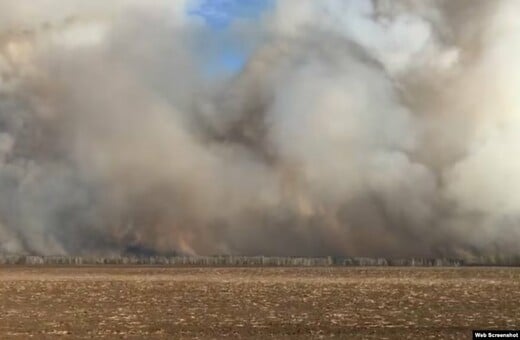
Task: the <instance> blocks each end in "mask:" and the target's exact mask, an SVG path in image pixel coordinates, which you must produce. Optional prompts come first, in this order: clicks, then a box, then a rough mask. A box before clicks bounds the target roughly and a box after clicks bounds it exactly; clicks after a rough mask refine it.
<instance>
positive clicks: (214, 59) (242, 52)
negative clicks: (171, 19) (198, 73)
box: [188, 0, 274, 76]
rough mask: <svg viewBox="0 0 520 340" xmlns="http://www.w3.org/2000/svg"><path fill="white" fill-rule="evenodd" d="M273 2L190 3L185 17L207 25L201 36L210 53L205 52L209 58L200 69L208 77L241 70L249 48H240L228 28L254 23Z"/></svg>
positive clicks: (216, 0)
mask: <svg viewBox="0 0 520 340" xmlns="http://www.w3.org/2000/svg"><path fill="white" fill-rule="evenodd" d="M273 1H274V0H193V4H192V6H191V7H190V8H189V10H188V14H189V15H190V16H194V17H199V18H202V19H203V21H204V22H205V24H206V25H207V31H206V33H205V36H204V39H207V40H208V44H207V46H206V49H212V51H210V52H209V58H208V59H206V60H205V65H203V68H204V70H205V72H206V74H207V75H208V76H219V75H229V74H234V73H236V72H238V71H240V70H241V69H242V68H243V67H244V64H245V63H246V61H247V58H248V57H249V53H250V51H249V47H248V46H244V44H242V43H241V42H240V39H234V38H233V37H232V36H229V35H228V34H230V33H229V32H228V28H229V27H230V26H231V25H232V24H233V22H234V21H235V20H238V19H242V20H243V19H246V20H256V19H258V18H259V17H260V16H261V14H262V13H263V12H264V11H266V10H268V9H269V8H270V7H271V6H272V4H273ZM210 40H211V42H210ZM216 45H218V46H216ZM210 46H211V47H210ZM202 49H204V47H202ZM200 52H201V53H205V52H207V51H200Z"/></svg>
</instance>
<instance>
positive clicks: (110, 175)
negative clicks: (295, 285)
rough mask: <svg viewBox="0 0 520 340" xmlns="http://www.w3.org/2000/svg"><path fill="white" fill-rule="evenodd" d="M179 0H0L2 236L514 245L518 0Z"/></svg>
mask: <svg viewBox="0 0 520 340" xmlns="http://www.w3.org/2000/svg"><path fill="white" fill-rule="evenodd" d="M40 3H41V4H40ZM189 6H193V2H190V1H166V0H164V1H163V0H161V1H153V2H150V1H144V0H128V1H124V0H119V1H110V2H106V1H89V2H85V1H79V0H68V1H64V0H45V1H40V2H39V3H38V5H36V6H35V5H34V4H31V3H29V1H26V0H22V1H20V0H17V1H15V0H3V1H2V2H1V3H0V251H3V252H25V253H36V254H118V253H121V252H124V251H125V250H127V249H149V250H150V251H152V250H153V251H156V252H165V253H170V252H172V251H177V252H181V253H187V254H215V253H232V254H243V255H252V254H265V255H331V254H332V255H334V254H337V255H352V256H461V255H467V254H487V253H492V254H496V253H498V254H518V253H519V251H520V246H519V245H518V242H515V240H518V236H520V233H519V231H520V177H519V174H520V160H517V154H518V153H519V151H520V136H519V135H518V131H520V97H519V96H518V90H519V89H520V68H518V67H515V65H516V63H518V60H520V22H519V21H518V20H517V17H518V15H519V14H520V3H518V2H517V1H516V0H497V1H493V2H490V1H483V0H478V1H470V0H459V1H456V2H453V1H448V0H441V1H433V0H432V1H415V0H399V1H385V0H373V1H369V0H360V1H342V0H322V1H314V0H298V1H293V0H277V1H275V2H274V4H273V8H271V9H270V10H269V11H267V12H265V13H264V14H263V15H262V17H261V18H259V19H249V20H239V21H237V22H235V23H234V24H232V25H231V26H230V27H228V28H226V29H225V31H220V32H215V31H214V30H212V29H211V28H208V27H207V25H205V23H204V22H203V21H202V20H201V19H199V18H196V17H194V16H190V15H188V14H186V13H188V8H189ZM217 35H220V36H222V35H224V36H225V39H232V40H235V41H238V42H240V44H242V45H243V46H252V47H251V48H252V52H251V55H250V56H249V59H248V60H247V62H246V64H245V66H244V67H243V69H242V70H240V72H238V73H237V74H236V75H232V76H226V75H208V73H207V72H206V71H205V70H207V65H211V64H212V63H214V62H215V61H214V60H213V56H214V55H215V53H214V52H215V50H216V49H217V48H218V46H216V45H217V44H214V43H211V42H210V41H211V39H213V38H215V37H216V36H217Z"/></svg>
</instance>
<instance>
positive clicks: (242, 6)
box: [188, 0, 273, 29]
mask: <svg viewBox="0 0 520 340" xmlns="http://www.w3.org/2000/svg"><path fill="white" fill-rule="evenodd" d="M272 2H273V0H194V2H193V4H192V6H190V8H189V10H188V14H189V15H193V16H198V17H201V18H203V19H204V21H205V22H206V23H207V24H208V25H209V26H211V27H212V28H213V29H225V28H227V27H228V26H229V25H230V24H231V23H232V22H233V21H234V20H235V19H237V18H249V19H255V18H258V17H259V16H260V15H261V13H262V12H263V11H265V10H266V9H268V8H269V7H270V6H271V5H272Z"/></svg>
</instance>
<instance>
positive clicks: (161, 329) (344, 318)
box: [0, 266, 520, 339]
mask: <svg viewBox="0 0 520 340" xmlns="http://www.w3.org/2000/svg"><path fill="white" fill-rule="evenodd" d="M518 301H520V269H516V268H482V267H481V268H338V267H335V268H172V267H138V266H128V267H123V266H118V267H111V266H107V267H101V266H97V267H95V266H92V267H88V266H85V267H22V266H20V267H10V266H4V267H2V268H1V269H0V311H2V312H1V314H0V338H2V339H5V338H18V339H26V338H28V337H34V338H46V337H53V336H57V335H60V336H62V338H138V339H139V338H142V339H150V338H152V339H171V338H189V339H192V338H197V339H213V338H215V339H217V338H218V339H220V338H224V337H231V338H248V339H265V338H276V339H280V338H287V339H316V338H330V337H335V338H349V339H351V338H359V339H365V338H377V339H383V338H387V339H403V338H418V336H422V337H425V338H443V339H448V338H453V339H464V338H471V330H472V329H486V328H490V329H493V328H508V329H514V328H518V327H519V325H520V306H519V304H518Z"/></svg>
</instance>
